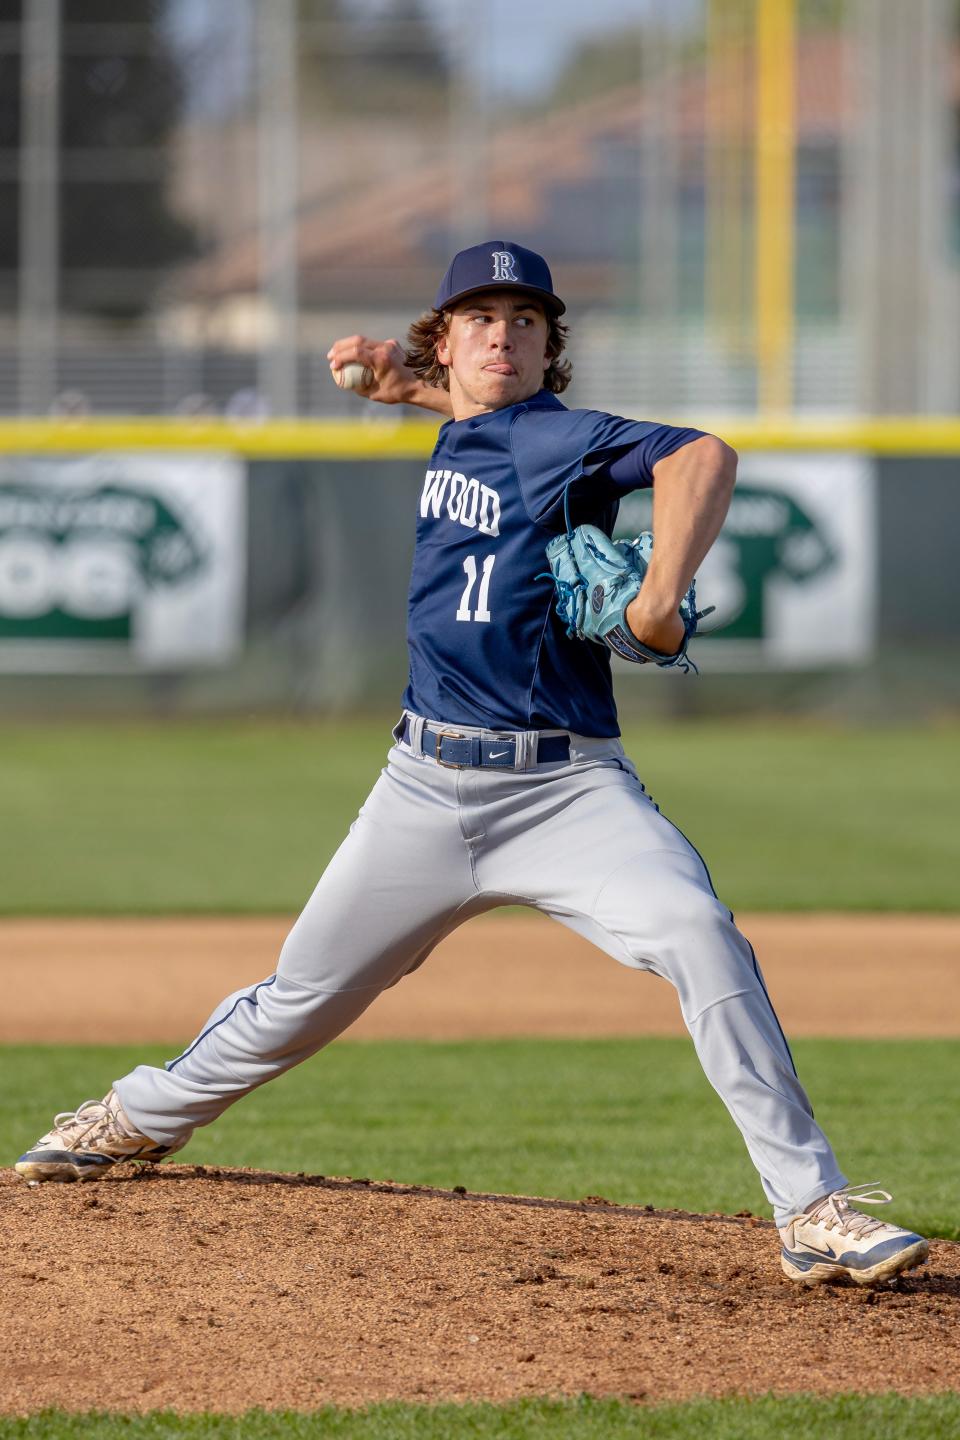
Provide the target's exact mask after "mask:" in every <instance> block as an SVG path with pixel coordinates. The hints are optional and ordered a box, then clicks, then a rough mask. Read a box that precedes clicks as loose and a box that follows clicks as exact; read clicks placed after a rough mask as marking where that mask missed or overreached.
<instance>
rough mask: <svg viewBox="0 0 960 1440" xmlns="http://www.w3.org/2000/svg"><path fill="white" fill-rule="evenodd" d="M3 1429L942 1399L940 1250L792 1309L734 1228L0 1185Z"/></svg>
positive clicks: (949, 1366) (157, 1184)
mask: <svg viewBox="0 0 960 1440" xmlns="http://www.w3.org/2000/svg"><path fill="white" fill-rule="evenodd" d="M0 1209H2V1222H3V1234H4V1246H3V1258H2V1261H0V1279H2V1293H3V1297H4V1304H3V1307H2V1311H0V1354H2V1355H3V1357H4V1364H3V1366H2V1378H0V1411H4V1412H8V1413H9V1412H18V1413H19V1412H28V1411H33V1410H39V1409H42V1408H43V1407H45V1406H51V1405H55V1406H62V1407H65V1408H67V1409H71V1410H86V1409H105V1410H154V1409H164V1408H167V1407H170V1408H173V1409H177V1410H227V1411H239V1410H245V1409H247V1408H250V1407H253V1406H262V1407H264V1408H268V1409H275V1408H284V1407H291V1408H297V1409H312V1408H315V1407H317V1406H319V1405H322V1404H325V1403H328V1402H331V1403H338V1404H341V1405H354V1406H356V1405H363V1404H366V1403H369V1402H372V1401H377V1400H386V1399H403V1400H417V1401H438V1400H441V1399H444V1400H479V1399H489V1400H508V1399H511V1398H514V1397H517V1396H523V1395H573V1394H578V1393H580V1392H588V1393H590V1394H594V1395H620V1396H630V1397H634V1398H636V1399H638V1400H644V1401H660V1400H677V1399H684V1398H687V1397H690V1396H694V1395H723V1394H730V1393H732V1392H736V1393H740V1394H742V1393H764V1392H768V1391H773V1392H776V1393H780V1394H784V1393H788V1392H790V1391H807V1392H818V1393H829V1392H831V1391H842V1390H857V1391H880V1390H891V1389H893V1390H899V1391H903V1392H905V1393H915V1392H920V1391H924V1390H944V1389H950V1388H958V1387H960V1245H956V1244H950V1243H947V1242H938V1243H935V1244H934V1245H933V1246H932V1250H931V1259H930V1263H929V1265H928V1266H927V1267H926V1268H925V1269H923V1270H918V1271H915V1272H913V1273H912V1274H911V1275H909V1276H908V1277H906V1278H904V1279H902V1280H900V1281H898V1282H896V1283H895V1284H894V1285H893V1286H891V1287H888V1288H887V1289H884V1290H881V1291H870V1290H860V1289H857V1288H854V1287H842V1286H829V1287H820V1288H819V1289H815V1290H812V1291H811V1290H804V1289H798V1288H796V1287H795V1286H793V1285H791V1284H790V1283H789V1282H788V1281H787V1280H785V1279H784V1278H782V1277H781V1275H780V1271H779V1262H778V1244H777V1236H776V1232H775V1231H774V1229H773V1227H772V1226H771V1225H770V1224H768V1223H767V1222H762V1221H758V1220H756V1219H754V1218H753V1217H749V1216H744V1217H738V1218H729V1217H725V1216H701V1215H686V1214H681V1213H663V1212H655V1211H652V1210H650V1211H646V1210H643V1209H636V1208H626V1207H620V1206H612V1205H608V1204H606V1203H604V1202H603V1201H602V1199H601V1198H600V1197H590V1198H589V1199H587V1200H586V1201H585V1203H582V1204H571V1203H566V1202H562V1201H551V1200H527V1199H522V1198H515V1197H506V1196H493V1195H476V1196H475V1195H469V1194H458V1193H456V1192H440V1191H431V1190H417V1189H411V1188H409V1187H403V1186H399V1185H391V1184H379V1183H370V1182H368V1181H361V1180H336V1179H324V1178H323V1177H320V1176H295V1175H275V1174H269V1173H266V1172H260V1171H246V1170H229V1171H227V1170H222V1171H216V1170H212V1169H209V1168H207V1169H204V1168H202V1167H195V1166H184V1165H179V1166H178V1165H169V1166H164V1167H161V1168H159V1169H157V1170H151V1169H149V1168H148V1169H145V1170H143V1171H141V1172H136V1171H133V1170H132V1169H131V1168H130V1167H129V1166H128V1167H124V1168H123V1169H121V1170H120V1171H118V1172H116V1173H115V1174H113V1175H112V1176H110V1177H108V1178H106V1179H104V1180H102V1181H100V1182H98V1183H97V1182H95V1183H87V1184H80V1185H51V1184H48V1185H43V1186H40V1187H38V1188H35V1189H31V1188H28V1187H27V1186H26V1185H25V1184H24V1183H23V1182H22V1181H21V1180H19V1179H18V1178H17V1177H16V1176H15V1175H14V1174H13V1173H12V1172H5V1173H4V1174H3V1175H2V1177H0Z"/></svg>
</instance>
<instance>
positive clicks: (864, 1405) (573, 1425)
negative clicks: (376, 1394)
mask: <svg viewBox="0 0 960 1440" xmlns="http://www.w3.org/2000/svg"><path fill="white" fill-rule="evenodd" d="M958 1433H960V1396H958V1395H956V1394H945V1395H927V1396H911V1397H909V1398H908V1397H906V1396H903V1395H870V1396H861V1395H835V1396H831V1397H830V1398H828V1399H822V1398H816V1397H814V1396H805V1395H791V1396H789V1397H787V1398H785V1399H776V1398H774V1397H773V1396H762V1397H760V1398H758V1399H744V1398H736V1399H731V1400H700V1401H694V1402H692V1403H689V1404H686V1405H656V1406H651V1407H646V1406H638V1405H631V1404H629V1403H627V1402H625V1401H619V1400H594V1399H590V1398H589V1397H586V1396H584V1397H581V1398H580V1399H576V1400H519V1401H517V1402H515V1403H514V1404H512V1405H399V1404H389V1405H372V1406H370V1407H368V1408H365V1409H363V1410H340V1409H335V1408H333V1407H325V1408H324V1409H322V1410H315V1411H311V1412H306V1413H304V1412H301V1411H296V1410H285V1411H262V1410H253V1411H249V1412H248V1413H247V1414H246V1415H176V1414H173V1413H172V1412H170V1411H160V1412H155V1413H153V1414H147V1415H130V1416H126V1415H105V1414H86V1415H68V1414H65V1413H64V1412H63V1411H58V1410H47V1411H44V1412H42V1413H40V1414H37V1415H32V1416H29V1417H25V1418H22V1419H12V1418H2V1417H0V1440H181V1437H183V1440H785V1437H789V1440H904V1437H906V1436H909V1437H910V1440H946V1437H948V1436H951V1435H957V1434H958Z"/></svg>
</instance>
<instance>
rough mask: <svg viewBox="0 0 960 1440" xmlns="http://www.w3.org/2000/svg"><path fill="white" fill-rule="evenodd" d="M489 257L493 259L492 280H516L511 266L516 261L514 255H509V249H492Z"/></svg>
mask: <svg viewBox="0 0 960 1440" xmlns="http://www.w3.org/2000/svg"><path fill="white" fill-rule="evenodd" d="M491 259H492V260H493V278H494V280H513V281H514V282H516V279H517V277H516V274H515V273H514V269H513V267H514V265H515V264H516V263H517V262H516V258H515V256H513V255H511V253H510V251H509V250H494V251H493V252H492V253H491Z"/></svg>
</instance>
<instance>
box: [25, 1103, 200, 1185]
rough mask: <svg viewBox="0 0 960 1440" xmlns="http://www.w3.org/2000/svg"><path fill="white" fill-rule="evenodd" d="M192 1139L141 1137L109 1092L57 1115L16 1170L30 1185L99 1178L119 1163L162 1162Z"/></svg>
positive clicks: (186, 1137)
mask: <svg viewBox="0 0 960 1440" xmlns="http://www.w3.org/2000/svg"><path fill="white" fill-rule="evenodd" d="M189 1138H190V1136H189V1135H185V1136H184V1138H183V1139H182V1140H174V1141H173V1142H172V1143H170V1144H168V1145H163V1144H160V1143H159V1141H157V1140H151V1139H150V1137H149V1136H148V1135H141V1134H140V1132H139V1130H137V1128H136V1126H135V1125H134V1124H133V1122H132V1121H131V1120H130V1118H129V1117H128V1115H127V1114H126V1112H125V1111H124V1109H123V1106H122V1105H121V1104H120V1100H119V1098H118V1097H117V1096H116V1095H115V1094H114V1092H113V1091H112V1090H110V1091H108V1093H107V1094H106V1095H105V1096H104V1097H103V1099H102V1100H84V1102H83V1104H82V1105H80V1106H78V1108H77V1109H76V1110H65V1111H64V1112H63V1113H62V1114H60V1115H55V1116H54V1120H53V1129H52V1130H49V1131H48V1132H47V1134H46V1135H41V1137H40V1139H39V1140H38V1141H37V1143H36V1145H34V1147H33V1149H32V1150H28V1151H27V1153H26V1154H25V1155H21V1156H20V1159H19V1160H18V1161H17V1163H16V1165H15V1166H14V1169H15V1170H16V1172H17V1174H18V1175H22V1176H23V1178H24V1180H27V1181H40V1180H95V1179H96V1178H97V1177H98V1176H100V1175H103V1174H104V1173H105V1172H106V1171H107V1170H110V1169H112V1167H113V1166H114V1165H117V1164H119V1162H120V1161H121V1160H162V1159H163V1158H164V1156H165V1155H172V1154H173V1153H174V1151H175V1150H181V1149H182V1148H183V1146H184V1145H186V1143H187V1141H188V1140H189Z"/></svg>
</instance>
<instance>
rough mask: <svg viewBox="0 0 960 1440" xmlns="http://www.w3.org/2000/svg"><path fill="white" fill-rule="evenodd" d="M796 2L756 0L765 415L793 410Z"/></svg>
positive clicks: (758, 298) (759, 307)
mask: <svg viewBox="0 0 960 1440" xmlns="http://www.w3.org/2000/svg"><path fill="white" fill-rule="evenodd" d="M795 4H796V0H756V74H757V101H756V152H755V154H756V159H755V186H756V194H755V224H754V238H755V272H756V290H755V298H754V303H755V309H756V340H757V372H758V385H757V394H758V399H759V407H760V410H761V412H762V413H764V414H770V413H774V412H784V411H788V410H790V409H791V408H792V405H793V320H794V295H793V263H794V210H795V200H794V194H795V154H796V111H795V103H794V23H795Z"/></svg>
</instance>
